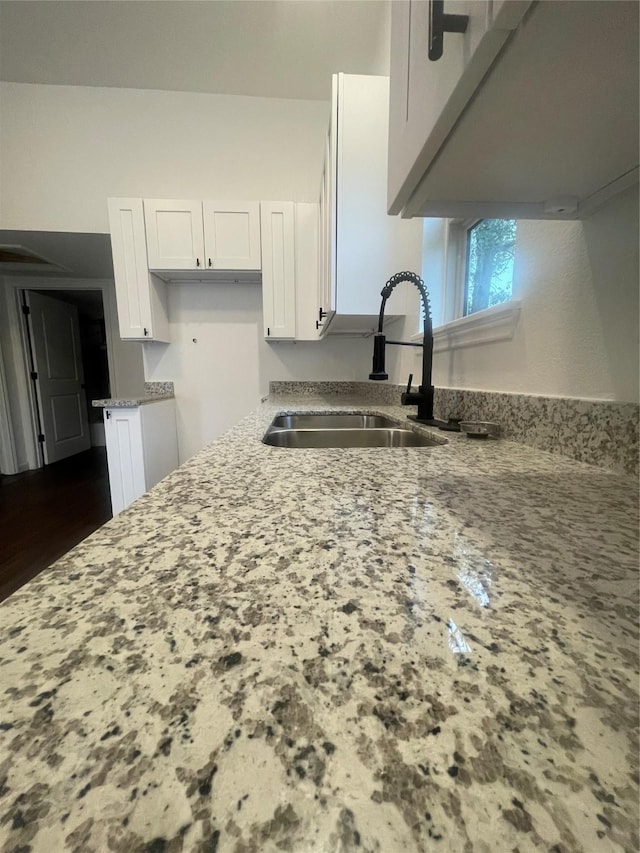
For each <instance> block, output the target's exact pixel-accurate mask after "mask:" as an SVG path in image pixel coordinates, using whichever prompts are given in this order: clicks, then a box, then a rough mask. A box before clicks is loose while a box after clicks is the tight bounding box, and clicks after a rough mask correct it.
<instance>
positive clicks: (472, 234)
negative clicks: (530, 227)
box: [462, 219, 516, 317]
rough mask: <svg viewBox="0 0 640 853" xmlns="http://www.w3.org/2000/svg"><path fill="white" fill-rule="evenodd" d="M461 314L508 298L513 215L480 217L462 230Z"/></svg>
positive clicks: (513, 243)
mask: <svg viewBox="0 0 640 853" xmlns="http://www.w3.org/2000/svg"><path fill="white" fill-rule="evenodd" d="M466 237H467V246H466V264H465V270H464V296H463V304H462V308H463V311H462V314H463V315H464V316H465V317H466V316H467V315H469V314H475V312H476V311H483V310H484V309H485V308H492V307H493V306H494V305H500V303H502V302H507V301H508V300H509V299H511V294H512V289H513V260H514V256H515V245H516V220H515V219H481V220H480V221H479V222H476V223H474V224H473V225H471V227H469V228H468V229H467V230H466Z"/></svg>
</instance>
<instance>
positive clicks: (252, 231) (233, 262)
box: [202, 201, 261, 270]
mask: <svg viewBox="0 0 640 853" xmlns="http://www.w3.org/2000/svg"><path fill="white" fill-rule="evenodd" d="M202 207H203V213H204V235H205V248H206V265H207V268H211V269H220V270H259V269H260V264H261V258H260V204H259V203H258V202H240V203H236V202H223V201H205V202H203V205H202Z"/></svg>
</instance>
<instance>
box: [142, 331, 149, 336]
mask: <svg viewBox="0 0 640 853" xmlns="http://www.w3.org/2000/svg"><path fill="white" fill-rule="evenodd" d="M142 331H143V332H144V336H145V338H146V337H147V336H148V335H149V329H143V330H142Z"/></svg>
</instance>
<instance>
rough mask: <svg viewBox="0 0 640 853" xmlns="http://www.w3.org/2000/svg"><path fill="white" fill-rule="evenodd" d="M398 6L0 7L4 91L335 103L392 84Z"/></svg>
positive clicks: (94, 1)
mask: <svg viewBox="0 0 640 853" xmlns="http://www.w3.org/2000/svg"><path fill="white" fill-rule="evenodd" d="M390 2H391V0H200V2H193V0H75V1H74V2H72V1H71V0H43V2H35V1H34V2H32V0H2V2H0V79H2V80H4V81H8V82H14V83H49V84H59V85H74V86H116V87H124V88H140V89H166V90H170V91H190V92H212V93H221V94H231V95H255V96H263V97H278V98H309V99H313V100H328V99H329V97H330V92H331V74H332V73H334V72H336V71H344V72H347V73H352V74H387V73H388V67H389V17H390Z"/></svg>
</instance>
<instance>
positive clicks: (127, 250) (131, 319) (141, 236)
mask: <svg viewBox="0 0 640 853" xmlns="http://www.w3.org/2000/svg"><path fill="white" fill-rule="evenodd" d="M108 206H109V227H110V230H111V252H112V255H113V274H114V279H115V285H116V302H117V305H118V324H119V326H120V337H121V338H122V339H123V340H146V341H150V340H154V341H168V340H169V323H168V320H167V308H166V294H165V284H164V282H162V281H160V280H159V279H157V278H156V277H155V276H152V275H150V273H149V269H148V264H147V247H146V239H145V228H144V212H143V208H142V199H140V198H110V199H109V200H108Z"/></svg>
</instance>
